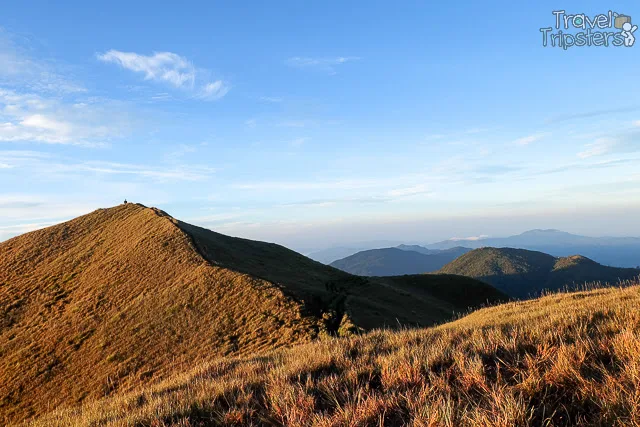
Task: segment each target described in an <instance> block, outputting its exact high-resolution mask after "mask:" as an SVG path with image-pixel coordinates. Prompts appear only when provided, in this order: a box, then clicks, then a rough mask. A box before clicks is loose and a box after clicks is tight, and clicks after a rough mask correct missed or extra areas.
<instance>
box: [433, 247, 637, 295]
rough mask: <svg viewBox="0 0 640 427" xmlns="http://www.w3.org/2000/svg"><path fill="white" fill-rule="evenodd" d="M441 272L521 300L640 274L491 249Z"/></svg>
mask: <svg viewBox="0 0 640 427" xmlns="http://www.w3.org/2000/svg"><path fill="white" fill-rule="evenodd" d="M438 272H439V273H447V274H458V275H463V276H467V277H473V278H476V279H478V280H482V281H485V282H487V283H490V284H492V285H493V286H495V287H496V288H498V289H500V290H501V291H503V292H505V293H507V294H508V295H510V296H512V297H517V298H526V297H529V296H536V295H538V294H540V293H541V292H543V291H556V290H560V289H562V288H564V287H575V286H579V285H582V284H584V283H586V282H607V283H610V284H611V285H615V284H616V283H617V282H619V281H624V280H629V279H635V278H637V277H638V276H639V275H640V269H630V268H616V267H608V266H603V265H601V264H599V263H597V262H595V261H593V260H591V259H589V258H587V257H584V256H582V255H572V256H568V257H554V256H552V255H549V254H546V253H543V252H539V251H530V250H526V249H515V248H489V247H487V248H480V249H474V250H472V251H470V252H467V253H466V254H464V255H462V256H460V257H459V258H457V259H455V260H454V261H452V262H450V263H449V264H447V265H445V266H444V267H442V268H441V269H440V270H439V271H438Z"/></svg>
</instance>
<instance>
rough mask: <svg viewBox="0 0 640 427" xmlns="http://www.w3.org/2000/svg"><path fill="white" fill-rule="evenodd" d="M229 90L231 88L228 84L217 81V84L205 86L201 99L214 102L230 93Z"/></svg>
mask: <svg viewBox="0 0 640 427" xmlns="http://www.w3.org/2000/svg"><path fill="white" fill-rule="evenodd" d="M229 90H230V87H229V85H228V84H227V83H225V82H223V81H222V80H216V81H215V82H213V83H207V84H206V85H205V86H204V88H203V89H202V92H201V94H200V97H201V98H202V99H207V100H211V101H214V100H216V99H220V98H222V97H223V96H225V95H226V94H227V92H229Z"/></svg>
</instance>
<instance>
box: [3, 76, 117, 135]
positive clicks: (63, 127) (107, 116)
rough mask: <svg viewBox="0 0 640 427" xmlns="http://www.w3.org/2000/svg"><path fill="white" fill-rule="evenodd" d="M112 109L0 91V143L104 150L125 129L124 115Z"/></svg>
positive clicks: (104, 105)
mask: <svg viewBox="0 0 640 427" xmlns="http://www.w3.org/2000/svg"><path fill="white" fill-rule="evenodd" d="M113 107H114V108H110V107H108V106H107V105H106V104H103V105H94V104H87V103H75V104H69V103H64V102H63V101H61V100H59V99H58V98H44V97H42V96H39V95H36V94H32V93H19V92H15V91H10V90H4V89H1V88H0V141H9V142H11V141H33V142H43V143H49V144H69V145H83V146H104V145H107V144H108V142H109V140H110V139H111V138H112V137H115V136H118V135H121V134H122V132H124V131H125V129H126V128H127V127H128V125H127V123H128V119H127V118H126V114H124V113H122V112H119V111H118V110H119V109H118V108H115V106H113Z"/></svg>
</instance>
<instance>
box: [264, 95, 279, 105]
mask: <svg viewBox="0 0 640 427" xmlns="http://www.w3.org/2000/svg"><path fill="white" fill-rule="evenodd" d="M260 101H263V102H270V103H273V104H275V103H279V102H282V101H283V99H282V98H281V97H279V96H261V97H260Z"/></svg>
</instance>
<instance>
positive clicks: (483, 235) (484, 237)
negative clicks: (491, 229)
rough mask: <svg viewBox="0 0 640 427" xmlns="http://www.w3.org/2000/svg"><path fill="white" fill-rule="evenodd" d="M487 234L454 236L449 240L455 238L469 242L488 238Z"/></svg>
mask: <svg viewBox="0 0 640 427" xmlns="http://www.w3.org/2000/svg"><path fill="white" fill-rule="evenodd" d="M487 237H489V236H487V235H486V234H481V235H480V236H471V237H452V238H450V239H449V240H453V241H454V242H461V241H462V242H464V241H468V242H475V241H477V240H482V239H486V238H487Z"/></svg>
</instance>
